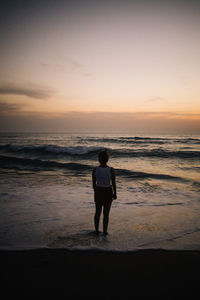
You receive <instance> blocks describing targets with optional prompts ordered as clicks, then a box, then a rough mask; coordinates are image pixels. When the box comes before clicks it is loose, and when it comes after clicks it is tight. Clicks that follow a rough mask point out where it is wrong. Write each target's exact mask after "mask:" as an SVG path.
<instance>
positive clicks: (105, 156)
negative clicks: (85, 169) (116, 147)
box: [99, 150, 109, 164]
mask: <svg viewBox="0 0 200 300" xmlns="http://www.w3.org/2000/svg"><path fill="white" fill-rule="evenodd" d="M108 160H109V154H108V152H107V151H106V150H101V151H100V152H99V162H100V163H101V164H105V163H107V161H108Z"/></svg>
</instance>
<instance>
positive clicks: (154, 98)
mask: <svg viewBox="0 0 200 300" xmlns="http://www.w3.org/2000/svg"><path fill="white" fill-rule="evenodd" d="M164 100H165V98H163V97H159V96H155V97H152V98H149V99H147V100H146V102H158V101H164Z"/></svg>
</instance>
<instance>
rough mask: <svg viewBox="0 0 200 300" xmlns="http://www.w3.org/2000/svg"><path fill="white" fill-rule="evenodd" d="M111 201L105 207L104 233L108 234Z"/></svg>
mask: <svg viewBox="0 0 200 300" xmlns="http://www.w3.org/2000/svg"><path fill="white" fill-rule="evenodd" d="M110 207H111V203H108V204H106V205H104V207H103V233H104V234H108V232H107V229H108V222H109V213H110Z"/></svg>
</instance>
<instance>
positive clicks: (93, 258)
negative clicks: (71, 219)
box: [0, 249, 200, 299]
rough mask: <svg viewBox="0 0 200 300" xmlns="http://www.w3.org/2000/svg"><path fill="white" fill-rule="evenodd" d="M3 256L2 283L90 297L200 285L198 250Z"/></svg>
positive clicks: (51, 251) (46, 252) (182, 289)
mask: <svg viewBox="0 0 200 300" xmlns="http://www.w3.org/2000/svg"><path fill="white" fill-rule="evenodd" d="M0 260H1V273H2V274H3V279H2V281H1V283H2V286H3V287H5V286H7V287H9V288H11V289H13V288H20V289H23V290H26V289H29V290H32V291H34V290H35V289H37V288H44V289H46V291H50V290H51V289H54V288H57V289H64V290H65V291H66V293H67V294H73V295H78V294H80V295H82V296H83V295H84V296H87V297H91V298H95V295H96V296H100V295H102V296H103V295H107V296H109V297H111V298H112V297H115V296H118V295H123V296H124V299H125V298H126V296H128V295H131V294H133V295H135V293H136V292H137V293H138V292H139V293H147V294H149V293H151V294H152V293H154V292H155V293H158V294H161V295H168V294H169V295H170V293H172V292H178V294H182V293H183V294H184V293H185V292H186V291H187V292H188V291H189V292H190V291H193V290H194V289H195V287H198V280H199V272H200V271H199V270H200V252H199V251H166V250H142V251H136V252H112V251H110V252H109V251H108V252H107V251H106V252H105V251H97V250H90V251H80V250H73V251H72V250H66V249H38V250H26V251H1V254H0ZM130 293H131V294H130ZM163 293H164V294H163ZM93 296H94V297H93Z"/></svg>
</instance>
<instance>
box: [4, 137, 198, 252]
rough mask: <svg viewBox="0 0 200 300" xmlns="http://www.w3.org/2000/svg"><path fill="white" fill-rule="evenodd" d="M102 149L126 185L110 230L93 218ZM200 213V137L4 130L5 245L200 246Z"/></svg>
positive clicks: (114, 208)
mask: <svg viewBox="0 0 200 300" xmlns="http://www.w3.org/2000/svg"><path fill="white" fill-rule="evenodd" d="M101 149H107V150H108V152H109V154H110V160H109V163H108V165H110V166H112V167H113V168H114V169H115V172H116V182H117V191H118V198H117V199H116V200H114V201H113V204H112V208H111V212H110V221H109V228H108V232H109V235H108V236H104V235H103V234H102V233H101V234H100V235H99V236H96V235H95V234H94V224H93V219H94V209H95V206H94V199H93V198H94V197H93V190H92V180H91V173H92V170H93V168H94V167H95V166H97V165H98V159H97V156H98V152H99V151H100V150H101ZM199 216H200V135H141V134H130V133H127V134H124V133H123V134H122V133H120V134H94V133H90V134H89V133H84V134H82V133H80V134H75V133H60V134H59V133H1V134H0V249H11V250H12V249H33V248H67V249H83V250H85V249H101V250H105V251H107V250H116V251H134V250H138V249H158V248H159V249H168V250H174V249H176V250H177V249H178V250H183V249H184V250H200V217H199ZM100 231H102V217H101V221H100Z"/></svg>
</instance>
